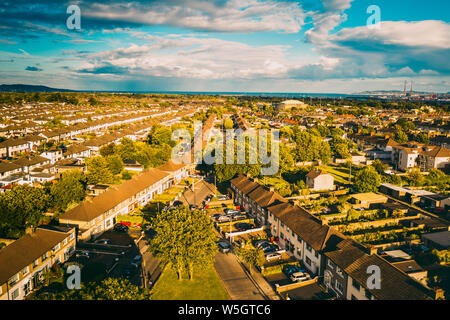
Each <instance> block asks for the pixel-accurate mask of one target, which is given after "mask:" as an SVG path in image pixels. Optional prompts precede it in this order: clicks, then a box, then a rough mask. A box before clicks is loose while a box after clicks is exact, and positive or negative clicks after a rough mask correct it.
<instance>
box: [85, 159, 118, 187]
mask: <svg viewBox="0 0 450 320" xmlns="http://www.w3.org/2000/svg"><path fill="white" fill-rule="evenodd" d="M86 164H87V169H88V174H87V179H88V183H90V184H98V183H112V182H113V175H112V173H111V171H109V168H108V162H107V161H106V160H105V158H103V157H102V156H97V157H93V158H90V159H88V160H86Z"/></svg>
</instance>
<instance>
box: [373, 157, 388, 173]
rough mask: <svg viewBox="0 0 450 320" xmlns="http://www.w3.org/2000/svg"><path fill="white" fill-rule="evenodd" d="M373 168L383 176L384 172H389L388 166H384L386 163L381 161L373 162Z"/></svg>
mask: <svg viewBox="0 0 450 320" xmlns="http://www.w3.org/2000/svg"><path fill="white" fill-rule="evenodd" d="M372 167H374V168H375V170H377V172H378V173H379V174H383V173H384V171H386V170H387V168H388V165H387V164H384V163H383V162H381V161H380V160H379V159H375V160H374V161H373V162H372Z"/></svg>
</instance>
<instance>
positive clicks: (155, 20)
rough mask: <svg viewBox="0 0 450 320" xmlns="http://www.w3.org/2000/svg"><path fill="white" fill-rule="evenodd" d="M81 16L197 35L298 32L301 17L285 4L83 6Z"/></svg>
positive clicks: (196, 0) (252, 0)
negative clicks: (204, 33)
mask: <svg viewBox="0 0 450 320" xmlns="http://www.w3.org/2000/svg"><path fill="white" fill-rule="evenodd" d="M83 5H84V6H87V8H86V9H85V10H83V15H84V16H85V17H87V18H95V19H101V20H103V21H111V22H113V21H116V22H128V23H137V24H143V25H170V26H176V27H182V28H189V29H193V30H200V31H220V32H246V33H247V32H258V31H278V32H286V33H296V32H298V31H299V30H300V29H301V27H302V25H303V19H304V17H305V14H304V12H303V10H302V9H301V6H300V4H298V3H295V2H289V1H284V2H283V1H281V2H280V1H264V2H263V1H257V0H231V1H228V2H224V1H205V0H186V1H161V2H149V3H146V4H144V3H138V2H128V3H124V2H115V3H114V2H113V3H108V4H101V3H92V4H90V3H83Z"/></svg>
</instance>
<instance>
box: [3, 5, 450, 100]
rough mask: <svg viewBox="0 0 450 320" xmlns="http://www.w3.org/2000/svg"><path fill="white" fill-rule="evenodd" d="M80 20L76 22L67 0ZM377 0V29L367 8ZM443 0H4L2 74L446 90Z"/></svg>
mask: <svg viewBox="0 0 450 320" xmlns="http://www.w3.org/2000/svg"><path fill="white" fill-rule="evenodd" d="M72 4H75V5H78V7H79V8H80V10H81V30H69V29H67V27H66V20H67V18H68V17H69V14H67V13H66V10H67V7H68V6H69V5H72ZM370 5H377V6H378V7H379V8H380V13H381V24H380V27H379V28H378V29H370V28H368V27H367V25H366V21H367V19H368V17H369V16H370V14H368V13H367V12H366V11H367V8H368V7H369V6H370ZM449 12H450V1H447V0H430V1H422V0H395V1H392V0H303V1H276V0H270V1H260V0H209V1H204V0H184V1H179V0H164V1H155V0H150V1H148V0H147V1H133V2H125V1H120V0H103V1H95V0H92V1H69V2H65V1H56V0H40V1H29V0H15V1H12V0H3V1H2V3H0V77H1V79H2V80H1V81H0V82H1V83H9V84H12V83H26V84H40V85H47V86H52V87H57V88H71V89H79V90H83V89H89V90H123V91H128V90H129V91H133V90H135V91H153V90H158V91H236V92H242V91H244V92H329V93H338V92H339V93H353V92H359V91H364V90H378V89H397V90H402V88H403V83H404V81H405V80H407V81H408V82H409V81H413V83H414V89H416V90H424V91H434V92H447V91H450V90H449V88H450V86H449V83H450V59H449V57H450V22H449V14H448V13H449Z"/></svg>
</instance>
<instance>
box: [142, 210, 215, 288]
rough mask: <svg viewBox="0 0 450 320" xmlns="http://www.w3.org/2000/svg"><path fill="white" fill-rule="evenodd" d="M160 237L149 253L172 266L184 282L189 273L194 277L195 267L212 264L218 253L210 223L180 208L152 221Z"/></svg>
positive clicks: (162, 214)
mask: <svg viewBox="0 0 450 320" xmlns="http://www.w3.org/2000/svg"><path fill="white" fill-rule="evenodd" d="M152 225H153V229H154V230H155V231H156V233H157V236H156V237H155V238H154V239H152V241H151V242H150V250H151V251H152V252H153V253H154V254H155V256H156V257H158V258H159V259H161V261H162V262H164V263H170V264H171V266H172V268H174V269H175V271H176V272H177V274H178V279H180V280H181V279H182V277H183V274H184V273H185V272H186V271H188V273H189V276H190V279H193V277H194V267H196V266H203V265H205V264H208V263H212V261H213V259H214V255H215V253H216V252H217V250H218V249H217V245H216V243H215V239H216V235H215V233H214V231H213V226H212V224H211V221H210V220H209V219H208V217H207V216H206V215H204V214H203V213H202V212H200V211H190V210H189V209H187V208H186V207H180V208H176V209H172V210H167V211H163V212H161V213H160V214H159V215H157V216H156V218H155V219H154V220H153V221H152Z"/></svg>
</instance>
